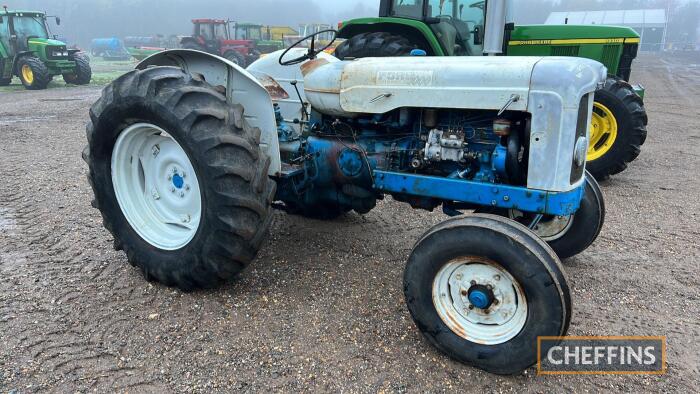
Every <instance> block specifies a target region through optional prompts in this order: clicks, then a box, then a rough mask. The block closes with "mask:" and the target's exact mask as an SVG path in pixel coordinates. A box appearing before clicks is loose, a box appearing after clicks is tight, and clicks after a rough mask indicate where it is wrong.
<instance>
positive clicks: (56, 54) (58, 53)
mask: <svg viewBox="0 0 700 394" xmlns="http://www.w3.org/2000/svg"><path fill="white" fill-rule="evenodd" d="M51 56H52V57H68V51H51Z"/></svg>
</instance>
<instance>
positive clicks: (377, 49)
mask: <svg viewBox="0 0 700 394" xmlns="http://www.w3.org/2000/svg"><path fill="white" fill-rule="evenodd" d="M415 48H416V46H415V45H413V44H411V42H410V41H409V40H408V39H406V38H404V37H401V36H397V35H395V34H391V33H386V32H376V33H361V34H358V35H356V36H354V37H352V38H350V39H349V40H347V41H345V42H343V43H342V44H340V45H338V48H336V50H335V57H337V58H338V59H340V60H343V59H360V58H363V57H394V56H408V55H409V54H410V53H411V51H412V50H413V49H415Z"/></svg>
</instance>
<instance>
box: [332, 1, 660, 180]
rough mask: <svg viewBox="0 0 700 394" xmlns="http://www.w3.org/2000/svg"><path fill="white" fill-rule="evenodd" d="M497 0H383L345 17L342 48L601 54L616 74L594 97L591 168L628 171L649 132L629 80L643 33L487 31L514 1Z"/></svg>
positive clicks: (605, 173)
mask: <svg viewBox="0 0 700 394" xmlns="http://www.w3.org/2000/svg"><path fill="white" fill-rule="evenodd" d="M496 1H498V2H499V3H504V2H506V1H505V0H488V1H478V2H475V1H474V0H381V4H380V13H379V17H377V18H361V19H354V20H350V21H346V22H344V23H342V25H341V28H340V31H339V35H338V36H339V37H340V38H344V39H347V41H345V42H344V43H342V44H341V45H340V46H338V48H337V50H336V52H335V55H336V56H337V57H338V58H340V59H350V58H362V57H383V56H406V55H410V54H414V55H415V54H426V55H428V56H484V55H507V56H575V57H583V58H589V59H593V60H597V61H599V62H601V63H603V64H604V65H605V66H606V67H607V69H608V73H609V77H608V80H607V81H606V82H605V84H604V86H602V87H601V88H600V89H599V90H598V91H597V93H596V97H595V105H594V114H593V119H592V125H591V134H590V141H589V142H590V144H589V149H588V169H589V171H590V172H591V173H592V174H593V175H594V176H595V177H596V178H598V179H599V180H603V179H607V178H608V177H609V176H610V175H614V174H618V173H620V172H622V171H624V170H625V169H626V168H627V166H628V164H629V163H631V162H632V161H634V160H635V159H636V158H637V157H638V156H639V154H640V152H641V147H642V145H643V144H644V142H645V140H646V136H647V129H646V126H647V122H648V118H647V114H646V110H645V108H644V101H643V97H644V88H643V87H641V86H632V85H630V84H629V83H628V81H629V80H630V74H631V71H632V61H633V60H634V59H635V58H636V57H637V52H638V49H639V44H640V37H639V35H638V34H637V33H636V32H635V31H634V30H632V29H630V28H625V27H616V26H601V25H587V26H575V25H560V26H553V25H552V26H549V25H547V26H545V25H531V26H515V24H513V23H507V24H506V26H507V27H506V29H505V31H488V30H487V29H485V26H488V25H489V24H487V23H486V21H487V18H495V19H504V20H505V19H506V18H507V15H504V14H503V12H501V10H503V9H508V6H509V5H510V4H506V5H505V6H503V7H489V5H493V3H496ZM508 3H510V2H508ZM499 5H502V4H499ZM490 9H492V10H498V11H492V12H489V10H490ZM497 13H500V15H497ZM499 30H500V29H499ZM552 77H553V78H556V76H552Z"/></svg>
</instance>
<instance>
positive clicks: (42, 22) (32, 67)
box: [0, 7, 92, 90]
mask: <svg viewBox="0 0 700 394" xmlns="http://www.w3.org/2000/svg"><path fill="white" fill-rule="evenodd" d="M55 19H56V24H60V23H61V20H60V18H58V17H56V18H55ZM56 75H62V76H63V80H64V81H66V83H68V84H72V85H87V84H89V83H90V80H91V79H92V70H91V69H90V61H89V59H88V57H87V56H85V55H84V54H82V53H81V52H80V51H79V50H77V49H68V48H67V45H66V44H65V43H63V42H61V41H58V40H56V39H53V38H51V36H50V34H49V27H48V24H47V16H46V14H44V13H42V12H35V11H8V10H7V8H6V7H4V11H0V86H7V85H9V84H10V83H11V82H12V78H13V77H14V76H17V77H19V79H20V80H21V81H22V84H23V85H24V87H25V88H27V89H29V90H41V89H46V87H47V86H48V84H49V82H51V80H52V79H53V77H54V76H56Z"/></svg>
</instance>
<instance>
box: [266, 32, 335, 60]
mask: <svg viewBox="0 0 700 394" xmlns="http://www.w3.org/2000/svg"><path fill="white" fill-rule="evenodd" d="M325 33H333V39H332V40H331V42H330V43H328V45H326V46H325V47H323V48H321V49H318V50H317V49H316V37H317V36H319V35H321V34H325ZM336 39H338V31H337V30H334V29H328V30H321V31H319V32H316V33H314V34H311V35H309V36H306V37H304V38H302V39H301V40H299V41H297V42H295V43H294V44H292V46H290V47H289V48H287V50H286V51H284V53H283V54H282V55H281V56H280V58H279V63H280V65H282V66H293V65H295V64H300V63H303V62H305V61H307V60H310V59H315V58H316V56H317V55H318V54H319V53H321V52H323V51H325V50H326V49H328V48H330V47H331V46H332V45H333V43H334V42H335V40H336ZM306 40H311V45H310V46H309V51H308V52H307V53H306V54H304V56H299V57H298V58H295V59H291V60H286V61H284V60H282V59H284V57H285V56H286V55H287V54H288V53H289V51H291V50H292V49H294V48H296V47H298V46H299V45H300V44H302V43H303V42H304V41H306Z"/></svg>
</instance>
